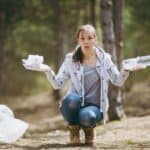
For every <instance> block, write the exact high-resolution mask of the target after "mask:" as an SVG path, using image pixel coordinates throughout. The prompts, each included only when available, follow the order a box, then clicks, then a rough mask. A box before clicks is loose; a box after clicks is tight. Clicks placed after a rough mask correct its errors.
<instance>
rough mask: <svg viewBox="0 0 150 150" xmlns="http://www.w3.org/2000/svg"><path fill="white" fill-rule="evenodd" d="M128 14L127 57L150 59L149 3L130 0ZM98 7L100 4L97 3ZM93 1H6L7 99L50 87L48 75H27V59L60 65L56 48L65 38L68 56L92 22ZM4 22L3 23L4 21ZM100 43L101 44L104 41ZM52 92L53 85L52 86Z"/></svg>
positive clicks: (1, 3)
mask: <svg viewBox="0 0 150 150" xmlns="http://www.w3.org/2000/svg"><path fill="white" fill-rule="evenodd" d="M125 3H126V6H125V9H124V29H125V30H124V51H123V57H124V58H128V57H135V56H138V55H147V54H149V49H150V45H149V30H150V23H149V18H150V11H149V3H150V1H149V0H137V1H129V0H127V1H125ZM96 4H98V1H96ZM89 8H90V2H89V1H85V0H79V1H74V0H70V1H68V0H60V1H56V0H21V1H18V0H1V1H0V12H3V14H4V18H3V22H4V25H5V29H6V30H3V29H1V33H3V34H4V35H5V36H4V38H5V47H4V57H5V58H4V60H5V78H4V81H3V83H1V84H3V91H2V92H1V93H3V94H6V95H7V94H8V93H9V94H11V95H12V94H14V95H16V94H22V93H24V94H29V93H32V92H36V91H38V90H41V89H43V90H45V89H49V88H48V86H49V85H48V83H47V80H46V78H45V76H44V75H43V74H41V73H36V72H30V71H26V70H25V69H24V68H23V66H22V64H21V59H22V58H25V57H27V55H28V54H39V55H43V56H44V58H45V62H46V63H47V64H49V65H51V66H54V63H55V62H54V56H55V55H57V54H56V47H55V45H56V43H60V41H59V35H61V34H63V42H64V43H65V44H64V49H65V53H67V52H68V51H71V50H72V49H73V48H74V47H75V45H76V43H75V40H74V36H75V32H76V29H77V27H78V26H79V25H81V24H86V23H90V11H89V10H90V9H89ZM99 9H100V7H99V5H96V27H97V31H98V37H100V38H99V39H102V38H101V28H100V10H99ZM0 19H1V18H0ZM99 43H100V42H99ZM149 71H150V70H149V69H147V70H144V71H139V72H138V75H136V77H135V76H134V74H133V76H131V77H130V80H133V78H134V79H136V81H139V80H142V79H143V76H144V77H145V78H144V79H145V80H146V79H147V80H149V77H148V76H149ZM49 87H50V86H49Z"/></svg>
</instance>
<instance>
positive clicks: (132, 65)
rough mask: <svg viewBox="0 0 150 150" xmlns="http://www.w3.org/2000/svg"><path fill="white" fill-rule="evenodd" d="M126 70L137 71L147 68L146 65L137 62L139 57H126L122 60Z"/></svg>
mask: <svg viewBox="0 0 150 150" xmlns="http://www.w3.org/2000/svg"><path fill="white" fill-rule="evenodd" d="M122 66H123V69H124V70H129V71H135V70H139V69H144V68H146V65H144V64H140V63H138V62H137V58H130V59H125V60H123V61H122Z"/></svg>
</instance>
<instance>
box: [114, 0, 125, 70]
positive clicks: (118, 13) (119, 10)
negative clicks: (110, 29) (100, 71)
mask: <svg viewBox="0 0 150 150" xmlns="http://www.w3.org/2000/svg"><path fill="white" fill-rule="evenodd" d="M123 7H124V0H113V22H114V34H115V46H116V54H117V65H118V67H119V68H120V64H121V59H122V56H121V52H122V48H123V41H122V40H123V23H122V20H123Z"/></svg>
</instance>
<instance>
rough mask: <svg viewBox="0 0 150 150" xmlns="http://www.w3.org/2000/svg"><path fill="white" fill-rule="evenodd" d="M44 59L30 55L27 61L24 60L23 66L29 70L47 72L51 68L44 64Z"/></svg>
mask: <svg viewBox="0 0 150 150" xmlns="http://www.w3.org/2000/svg"><path fill="white" fill-rule="evenodd" d="M43 62H44V57H43V56H40V55H28V58H27V59H22V63H23V66H24V67H25V69H27V70H32V71H47V70H49V68H50V67H49V66H48V65H46V64H43Z"/></svg>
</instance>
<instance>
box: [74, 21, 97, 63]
mask: <svg viewBox="0 0 150 150" xmlns="http://www.w3.org/2000/svg"><path fill="white" fill-rule="evenodd" d="M82 31H88V32H91V33H93V36H94V37H95V38H97V36H96V31H95V28H94V27H93V26H92V25H90V24H86V25H82V26H81V27H79V29H78V30H77V32H76V36H75V38H76V39H78V38H79V35H80V32H82ZM73 60H74V62H80V63H82V62H83V53H82V50H81V46H80V45H77V46H76V48H75V50H74V54H73Z"/></svg>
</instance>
